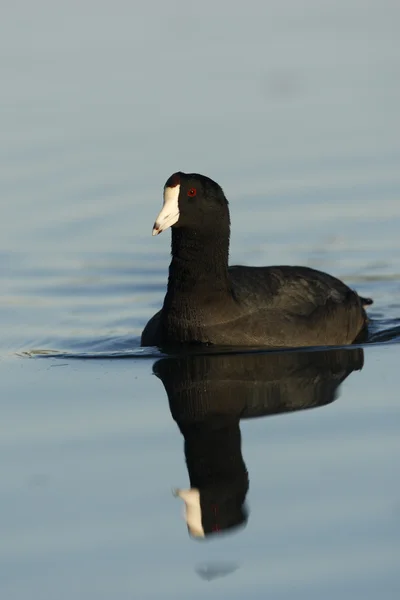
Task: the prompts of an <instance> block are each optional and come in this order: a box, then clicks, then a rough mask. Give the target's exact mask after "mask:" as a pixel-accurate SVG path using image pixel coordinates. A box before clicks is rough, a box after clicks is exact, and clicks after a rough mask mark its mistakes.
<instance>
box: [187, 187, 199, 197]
mask: <svg viewBox="0 0 400 600" xmlns="http://www.w3.org/2000/svg"><path fill="white" fill-rule="evenodd" d="M187 194H188V196H189V198H194V197H195V195H196V194H197V190H196V188H190V189H189V190H188V193H187Z"/></svg>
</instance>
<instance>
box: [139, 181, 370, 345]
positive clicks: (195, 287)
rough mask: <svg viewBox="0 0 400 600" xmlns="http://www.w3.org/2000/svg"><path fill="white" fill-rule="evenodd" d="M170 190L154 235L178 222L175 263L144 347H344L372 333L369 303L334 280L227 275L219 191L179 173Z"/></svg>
mask: <svg viewBox="0 0 400 600" xmlns="http://www.w3.org/2000/svg"><path fill="white" fill-rule="evenodd" d="M169 182H170V183H171V182H172V183H173V184H175V185H172V186H171V185H168V183H169ZM176 182H179V183H176ZM165 190H166V192H165V194H167V196H168V194H170V196H169V202H170V203H169V204H168V199H167V201H165V202H164V208H163V211H164V215H165V216H164V215H163V211H161V213H160V217H159V221H160V223H159V222H158V221H157V222H156V224H155V228H154V230H153V231H154V232H156V233H158V232H159V231H162V230H163V229H164V228H167V227H168V226H170V225H169V223H168V221H169V222H170V221H171V219H172V220H173V218H176V221H174V222H173V225H174V226H173V229H172V261H171V265H170V268H169V279H168V289H167V294H166V296H165V299H164V304H163V307H162V309H161V311H159V312H158V313H157V314H156V315H154V317H153V318H152V319H151V320H150V321H149V322H148V324H147V325H146V327H145V329H144V331H143V334H142V341H141V343H142V345H143V346H160V345H166V344H169V343H171V344H176V343H178V344H179V343H203V344H216V345H224V346H267V347H301V346H321V345H324V346H326V345H343V344H351V343H352V342H354V341H355V340H356V339H357V338H358V337H359V336H360V334H362V332H364V331H365V330H366V327H367V316H366V313H365V310H364V306H365V305H367V304H371V300H369V299H365V298H361V297H360V296H359V295H358V294H357V293H356V292H354V291H353V290H351V289H350V288H349V287H347V286H346V285H345V284H344V283H343V282H341V281H340V280H338V279H336V278H335V277H332V276H331V275H328V274H326V273H323V272H322V271H317V270H315V269H310V268H307V267H296V266H276V267H248V266H231V267H228V254H229V237H230V224H229V210H228V202H227V200H226V198H225V196H224V194H223V192H222V189H221V188H220V187H219V186H218V184H216V183H215V182H213V181H212V180H210V179H209V178H206V177H204V176H201V175H185V174H183V173H176V174H174V175H173V176H172V177H171V178H170V179H169V180H168V182H167V184H166V187H165ZM171 190H172V191H171ZM174 190H175V197H174V201H175V203H176V207H177V212H173V206H172V204H171V200H170V199H171V197H173V192H174ZM193 190H195V194H194V196H191V195H190V194H191V193H193ZM171 211H172V212H171ZM171 215H172V216H171ZM163 218H164V220H166V221H167V225H166V227H164V226H163V221H162V219H163Z"/></svg>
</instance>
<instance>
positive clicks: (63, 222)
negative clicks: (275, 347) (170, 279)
mask: <svg viewBox="0 0 400 600" xmlns="http://www.w3.org/2000/svg"><path fill="white" fill-rule="evenodd" d="M399 18H400V5H399V4H398V3H397V2H394V1H390V0H384V1H381V2H379V3H378V2H374V1H371V2H367V3H366V2H365V1H364V2H362V1H361V0H347V1H346V2H345V1H344V0H337V1H336V2H334V3H333V2H331V3H321V2H318V1H317V0H305V1H304V2H296V1H295V0H290V1H288V2H285V3H282V2H277V1H269V2H268V3H266V2H261V1H260V0H258V1H257V2H253V1H250V2H246V3H245V4H238V5H235V4H233V3H228V2H227V0H223V1H222V0H221V1H220V2H209V1H208V0H205V1H203V2H202V3H200V4H196V6H194V5H191V4H190V3H189V4H188V3H187V2H183V0H179V1H175V2H169V3H164V2H161V1H160V0H156V1H155V2H152V3H139V2H134V3H128V2H124V1H116V2H115V1H114V2H112V3H111V2H101V3H95V2H93V0H91V1H86V0H83V2H77V0H72V1H71V2H69V3H64V5H61V4H59V3H53V2H50V1H49V0H38V1H37V2H34V3H30V2H28V1H27V0H24V1H23V2H20V3H18V4H14V5H11V3H8V4H7V5H6V6H4V7H3V11H2V19H1V23H0V33H1V35H0V48H1V52H0V57H1V58H0V72H1V78H2V94H1V99H0V103H1V112H0V120H1V139H0V186H1V200H0V292H1V293H0V326H1V331H2V335H1V340H0V392H1V393H0V411H1V413H0V414H1V418H0V447H1V452H0V473H1V479H0V506H1V511H0V532H1V535H0V592H1V598H4V599H5V600H25V599H26V600H28V599H29V600H30V599H32V598H35V599H36V598H38V599H40V600H53V599H55V598H56V599H57V600H64V599H68V600H70V599H71V598H75V599H76V600H80V599H82V600H83V599H84V600H91V599H93V600H94V599H96V600H100V599H103V598H104V599H106V598H107V599H108V598H113V599H125V598H138V599H147V598H148V599H153V598H174V600H176V598H185V599H186V598H203V597H204V596H205V595H207V597H210V598H227V597H229V598H243V597H246V598H255V599H261V598H274V599H280V600H286V599H287V600H289V599H290V600H291V599H294V598H296V600H298V599H304V600H306V599H307V600H313V599H314V598H315V599H317V598H318V599H320V598H322V597H323V598H324V599H326V600H331V599H332V600H333V599H337V598H342V599H347V598H348V599H351V600H354V599H358V598H360V599H361V598H362V599H363V600H370V599H371V600H372V599H378V598H379V599H380V600H395V599H397V598H398V597H399V596H400V574H399V573H400V571H399V569H400V525H399V523H400V518H399V517H400V483H399V479H398V477H397V471H398V464H399V457H400V401H399V383H398V381H399V380H398V378H397V370H398V368H399V364H400V235H399V231H400V169H399V161H400V136H399V104H400V76H399V75H400V44H399V38H398V22H399ZM176 170H183V171H197V172H201V173H204V174H207V175H209V176H210V177H212V178H214V179H216V180H217V181H218V182H219V183H220V184H221V185H222V186H223V188H224V190H225V193H226V195H227V197H228V199H229V201H230V207H231V219H232V241H231V262H232V263H241V264H253V265H264V264H304V265H309V266H313V267H316V268H320V269H323V270H326V271H329V272H331V273H332V274H334V275H336V276H338V277H340V278H342V279H344V280H345V281H346V282H347V283H348V284H349V285H351V286H353V287H355V288H356V289H357V290H358V291H359V292H360V293H362V294H364V295H368V296H372V297H373V298H374V305H373V306H372V308H371V310H370V311H369V313H370V315H371V318H372V326H371V338H370V341H369V343H367V344H366V345H365V346H364V348H353V349H346V350H336V351H329V352H328V351H321V350H320V351H318V352H302V353H296V352H284V353H281V354H279V353H278V354H273V353H256V354H247V355H237V354H236V355H234V354H230V355H222V356H210V355H205V356H200V357H199V356H198V357H194V356H186V357H185V356H181V357H178V358H169V359H166V358H164V357H163V356H162V355H161V353H160V352H158V351H157V350H156V349H154V350H153V349H148V348H147V349H145V350H142V349H140V347H139V336H140V333H141V330H142V329H143V326H144V324H145V323H146V321H147V320H148V318H149V317H150V316H151V315H152V314H153V313H154V312H155V311H156V310H157V309H158V308H159V307H160V305H161V302H162V299H163V296H164V293H165V288H166V278H167V267H168V263H169V244H170V235H169V233H164V234H162V235H161V236H159V237H157V238H152V236H151V229H152V225H153V222H154V218H155V216H156V215H157V214H158V212H159V209H160V206H161V201H162V187H163V185H164V182H165V180H166V179H167V178H168V176H169V175H170V174H171V173H172V172H174V171H176ZM310 408H312V410H305V409H310ZM190 481H192V482H195V483H196V482H199V481H201V482H202V485H203V487H204V490H205V492H204V499H205V500H204V502H205V504H204V506H206V505H207V506H208V508H209V509H210V510H209V515H208V517H209V519H208V525H209V530H210V532H211V534H210V536H208V537H207V540H205V541H204V540H203V541H197V540H194V539H192V538H191V537H190V536H189V535H188V530H187V526H186V523H185V521H184V520H183V519H182V511H183V509H184V504H183V502H182V500H181V499H176V498H174V496H173V494H172V491H171V490H172V489H173V488H175V487H178V488H184V489H185V488H189V487H190ZM210 498H212V499H213V500H212V502H213V503H212V507H213V508H210V506H211V504H210V503H209V502H208V501H209V499H210ZM207 502H208V504H207ZM233 525H236V526H237V527H236V528H232V529H230V526H233Z"/></svg>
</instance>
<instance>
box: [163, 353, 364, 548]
mask: <svg viewBox="0 0 400 600" xmlns="http://www.w3.org/2000/svg"><path fill="white" fill-rule="evenodd" d="M363 360H364V355H363V351H362V350H361V349H360V348H348V349H338V350H324V351H317V352H315V351H314V352H310V351H307V352H283V353H276V354H275V353H264V354H251V353H248V354H225V355H212V354H203V355H194V354H191V355H186V356H182V357H175V358H172V357H171V358H163V359H161V360H159V361H158V362H156V363H155V365H154V367H153V369H154V373H155V374H156V375H157V376H158V377H159V378H160V379H161V380H162V382H163V384H164V387H165V390H166V392H167V395H168V400H169V405H170V409H171V414H172V416H173V418H174V419H175V421H176V422H177V424H178V427H179V429H180V431H181V433H182V435H183V436H184V439H185V457H186V464H187V468H188V472H189V479H190V489H186V490H185V489H178V490H176V491H175V495H177V496H179V497H181V498H182V499H183V500H184V502H185V509H186V521H187V523H188V527H189V532H190V534H191V535H192V536H194V537H205V536H207V535H210V534H212V533H221V532H223V531H228V530H231V529H233V528H234V527H237V526H239V525H244V524H245V523H246V521H247V510H246V507H245V498H246V494H247V490H248V474H247V469H246V466H245V464H244V461H243V457H242V453H241V435H240V428H239V422H240V419H246V418H254V417H262V416H267V415H272V414H278V413H284V412H291V411H295V410H303V409H307V408H313V407H317V406H323V405H325V404H328V403H330V402H332V401H333V400H334V399H335V397H336V391H337V388H338V386H339V385H340V383H341V382H342V381H343V380H344V379H345V378H346V377H347V376H348V375H349V374H350V373H351V372H352V371H355V370H360V369H361V368H362V366H363Z"/></svg>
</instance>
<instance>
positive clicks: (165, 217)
mask: <svg viewBox="0 0 400 600" xmlns="http://www.w3.org/2000/svg"><path fill="white" fill-rule="evenodd" d="M180 187H181V186H180V185H179V184H178V185H176V186H175V187H166V188H165V189H164V204H163V207H162V209H161V212H160V214H159V215H158V217H157V219H156V222H155V223H154V227H153V235H158V234H159V233H161V232H162V231H165V229H168V227H171V226H172V225H174V224H175V223H176V222H177V220H178V219H179V205H178V198H179V190H180Z"/></svg>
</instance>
